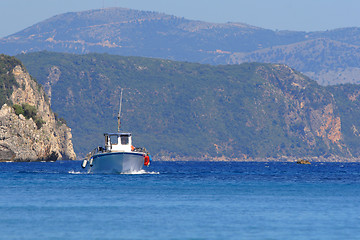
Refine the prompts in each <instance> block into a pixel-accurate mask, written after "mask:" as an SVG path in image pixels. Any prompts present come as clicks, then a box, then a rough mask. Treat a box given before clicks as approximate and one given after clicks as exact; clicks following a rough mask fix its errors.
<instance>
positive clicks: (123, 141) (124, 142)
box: [121, 136, 129, 145]
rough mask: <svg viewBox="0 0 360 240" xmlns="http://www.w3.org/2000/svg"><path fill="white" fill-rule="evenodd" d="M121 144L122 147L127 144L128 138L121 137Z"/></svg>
mask: <svg viewBox="0 0 360 240" xmlns="http://www.w3.org/2000/svg"><path fill="white" fill-rule="evenodd" d="M121 144H122V145H127V144H129V136H121Z"/></svg>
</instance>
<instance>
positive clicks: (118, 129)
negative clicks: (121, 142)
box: [117, 88, 123, 132]
mask: <svg viewBox="0 0 360 240" xmlns="http://www.w3.org/2000/svg"><path fill="white" fill-rule="evenodd" d="M122 94H123V89H122V88H121V93H120V108H119V113H118V117H117V119H118V132H120V114H121V103H122Z"/></svg>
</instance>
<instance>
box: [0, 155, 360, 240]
mask: <svg viewBox="0 0 360 240" xmlns="http://www.w3.org/2000/svg"><path fill="white" fill-rule="evenodd" d="M80 164H81V163H80V162H74V161H58V162H53V163H46V162H33V163H0V239H306V240H308V239H360V164H359V163H313V164H312V165H298V164H295V163H239V162H153V163H152V165H151V166H150V167H149V168H145V169H146V173H143V174H108V175H106V174H87V173H86V172H84V171H83V170H82V169H81V166H80Z"/></svg>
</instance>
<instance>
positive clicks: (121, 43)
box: [0, 8, 360, 85]
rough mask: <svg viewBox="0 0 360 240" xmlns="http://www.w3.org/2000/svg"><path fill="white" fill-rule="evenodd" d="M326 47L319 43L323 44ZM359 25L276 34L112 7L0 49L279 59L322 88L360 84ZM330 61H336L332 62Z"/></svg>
mask: <svg viewBox="0 0 360 240" xmlns="http://www.w3.org/2000/svg"><path fill="white" fill-rule="evenodd" d="M321 42H323V43H325V44H323V45H322V44H319V43H321ZM359 46H360V28H355V27H354V28H340V29H334V30H329V31H318V32H297V31H272V30H268V29H263V28H259V27H255V26H250V25H247V24H243V23H208V22H203V21H193V20H188V19H185V18H180V17H176V16H171V15H167V14H164V13H157V12H149V11H138V10H131V9H125V8H108V9H98V10H90V11H84V12H76V13H65V14H61V15H57V16H54V17H52V18H50V19H47V20H45V21H43V22H40V23H38V24H35V25H33V26H31V27H29V28H27V29H25V30H23V31H20V32H18V33H15V34H13V35H10V36H8V37H5V38H2V39H0V52H3V53H6V54H11V55H15V54H18V53H21V52H34V51H42V50H48V51H57V52H69V53H82V54H83V53H89V52H99V53H105V52H106V53H111V54H118V55H125V56H144V57H156V58H163V59H171V60H178V61H189V62H200V63H210V64H226V63H242V62H248V61H258V62H276V63H283V64H287V65H289V66H291V67H293V68H295V69H298V70H300V71H302V72H304V73H306V74H308V75H309V76H311V77H312V78H313V79H315V80H317V81H318V82H319V83H321V84H323V85H327V84H335V83H345V82H351V83H359V82H360V77H358V74H357V73H359V72H360V67H358V63H359V62H360V58H359V49H358V47H359ZM328 58H329V59H328Z"/></svg>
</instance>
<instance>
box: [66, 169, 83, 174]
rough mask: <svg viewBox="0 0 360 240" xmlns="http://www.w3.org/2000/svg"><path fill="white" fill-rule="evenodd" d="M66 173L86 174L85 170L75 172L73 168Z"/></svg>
mask: <svg viewBox="0 0 360 240" xmlns="http://www.w3.org/2000/svg"><path fill="white" fill-rule="evenodd" d="M68 173H70V174H86V173H87V172H80V171H78V172H76V171H74V170H71V171H69V172H68Z"/></svg>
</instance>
